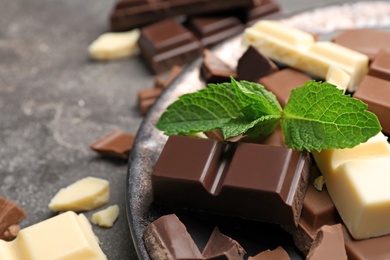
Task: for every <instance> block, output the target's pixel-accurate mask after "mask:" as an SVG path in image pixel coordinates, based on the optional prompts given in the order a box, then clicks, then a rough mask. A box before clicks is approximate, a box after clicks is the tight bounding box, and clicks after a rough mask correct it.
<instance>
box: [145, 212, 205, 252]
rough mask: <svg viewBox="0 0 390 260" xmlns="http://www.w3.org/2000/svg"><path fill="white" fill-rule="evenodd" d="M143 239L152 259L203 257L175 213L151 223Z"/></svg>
mask: <svg viewBox="0 0 390 260" xmlns="http://www.w3.org/2000/svg"><path fill="white" fill-rule="evenodd" d="M143 240H144V242H145V246H146V248H147V250H148V253H149V255H150V257H151V258H152V259H202V254H201V253H200V251H199V249H198V247H197V246H196V244H195V242H194V241H193V240H192V238H191V236H190V234H189V233H188V232H187V229H186V227H185V226H184V225H183V223H181V221H180V220H179V219H178V217H177V216H176V215H174V214H170V215H165V216H162V217H160V218H159V219H157V220H155V221H153V222H152V223H150V224H149V225H148V226H147V227H146V229H145V231H144V234H143Z"/></svg>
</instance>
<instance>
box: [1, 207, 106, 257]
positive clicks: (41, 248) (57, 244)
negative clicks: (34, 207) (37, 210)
mask: <svg viewBox="0 0 390 260" xmlns="http://www.w3.org/2000/svg"><path fill="white" fill-rule="evenodd" d="M46 259H47V260H52V259H53V260H54V259H56V260H73V259H83V260H100V259H102V260H103V259H107V257H106V256H105V254H104V253H103V251H102V250H101V249H100V247H99V244H98V239H97V237H96V236H95V235H94V233H93V231H92V227H91V225H90V224H89V222H88V220H87V219H86V217H85V216H84V215H83V214H80V215H77V214H76V213H74V212H72V211H68V212H66V213H63V214H60V215H58V216H56V217H53V218H50V219H48V220H45V221H42V222H40V223H38V224H35V225H33V226H30V227H27V228H25V229H22V230H21V231H20V232H19V234H18V237H17V238H16V239H15V240H13V241H11V242H6V241H2V240H0V260H46Z"/></svg>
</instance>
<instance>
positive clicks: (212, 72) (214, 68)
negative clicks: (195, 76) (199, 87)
mask: <svg viewBox="0 0 390 260" xmlns="http://www.w3.org/2000/svg"><path fill="white" fill-rule="evenodd" d="M201 73H202V75H203V77H204V78H205V80H206V81H207V82H208V83H222V82H230V77H231V76H232V77H236V72H235V70H233V69H232V68H231V67H230V66H229V65H227V64H226V63H225V62H224V61H222V60H221V59H220V58H218V57H217V56H216V55H215V54H214V53H213V52H211V51H209V50H207V49H205V50H203V62H202V67H201Z"/></svg>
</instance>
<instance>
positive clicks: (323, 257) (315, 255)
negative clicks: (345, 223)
mask: <svg viewBox="0 0 390 260" xmlns="http://www.w3.org/2000/svg"><path fill="white" fill-rule="evenodd" d="M306 259H308V260H328V259H337V260H347V253H346V251H345V246H344V237H343V231H342V226H341V224H336V225H332V226H328V225H325V226H322V227H321V228H320V229H319V230H318V231H317V235H316V238H315V239H314V242H313V243H312V245H311V248H310V251H309V253H308V254H307V258H306Z"/></svg>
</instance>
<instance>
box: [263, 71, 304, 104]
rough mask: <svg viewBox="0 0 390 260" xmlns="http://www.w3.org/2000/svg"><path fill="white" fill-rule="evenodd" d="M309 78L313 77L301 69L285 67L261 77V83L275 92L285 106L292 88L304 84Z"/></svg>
mask: <svg viewBox="0 0 390 260" xmlns="http://www.w3.org/2000/svg"><path fill="white" fill-rule="evenodd" d="M308 80H311V78H310V77H309V76H307V75H306V74H304V73H302V72H300V71H297V70H294V69H283V70H280V71H277V72H275V73H272V74H270V75H268V76H265V77H262V78H260V80H259V83H260V84H262V85H263V86H264V87H265V88H266V89H268V90H269V91H271V92H272V93H274V94H275V96H276V98H277V99H278V101H279V103H280V105H281V106H282V107H284V106H285V105H286V104H287V101H288V99H289V98H290V93H291V90H293V89H294V88H296V87H299V86H303V84H305V82H306V81H308Z"/></svg>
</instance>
